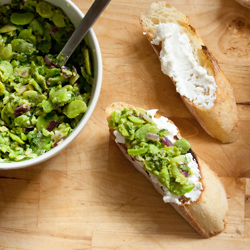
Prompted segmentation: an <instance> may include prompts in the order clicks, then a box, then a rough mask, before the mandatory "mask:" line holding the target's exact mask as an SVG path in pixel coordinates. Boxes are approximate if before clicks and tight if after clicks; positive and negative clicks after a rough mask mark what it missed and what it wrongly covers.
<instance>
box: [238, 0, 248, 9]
mask: <svg viewBox="0 0 250 250" xmlns="http://www.w3.org/2000/svg"><path fill="white" fill-rule="evenodd" d="M235 1H236V2H238V3H239V4H241V5H242V6H245V7H247V8H250V0H235Z"/></svg>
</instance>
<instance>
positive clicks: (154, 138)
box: [146, 133, 159, 141]
mask: <svg viewBox="0 0 250 250" xmlns="http://www.w3.org/2000/svg"><path fill="white" fill-rule="evenodd" d="M146 138H147V139H149V140H151V141H158V140H159V135H157V134H152V133H147V135H146Z"/></svg>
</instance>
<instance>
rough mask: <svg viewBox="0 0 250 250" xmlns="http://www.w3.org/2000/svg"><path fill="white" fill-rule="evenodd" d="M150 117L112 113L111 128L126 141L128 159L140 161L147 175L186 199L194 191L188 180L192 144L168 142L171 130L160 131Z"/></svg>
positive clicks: (139, 113) (135, 112)
mask: <svg viewBox="0 0 250 250" xmlns="http://www.w3.org/2000/svg"><path fill="white" fill-rule="evenodd" d="M145 114H146V115H145ZM144 117H145V119H144ZM147 117H149V115H147V112H146V111H140V110H133V109H126V108H125V109H124V110H122V111H121V112H118V111H117V112H116V111H114V112H112V113H111V117H110V119H109V127H110V128H111V129H112V130H117V131H118V132H119V133H120V134H121V136H123V137H124V138H125V145H126V148H127V153H128V155H130V156H131V157H132V159H134V160H136V161H140V162H141V163H142V164H143V168H144V170H145V171H147V172H150V173H151V174H153V175H155V176H156V177H157V179H158V180H159V182H160V183H161V184H162V185H163V186H165V187H166V188H167V189H168V191H169V192H170V193H172V194H173V195H176V196H178V197H180V196H182V195H185V194H186V193H188V192H190V191H192V190H193V189H194V187H195V185H194V184H193V183H190V182H189V179H188V177H189V176H190V175H192V174H193V172H192V171H191V169H190V167H189V163H190V153H188V151H189V150H190V148H191V146H190V143H189V142H188V141H187V140H185V139H184V138H182V139H174V138H173V137H171V136H170V138H172V139H171V140H173V143H172V141H170V139H166V138H165V137H167V138H168V135H169V132H168V130H167V129H159V128H158V125H157V124H156V123H154V122H153V120H151V119H150V120H149V119H146V118H147ZM168 141H169V142H168ZM167 142H168V143H167ZM166 144H167V145H166ZM188 154H189V155H188ZM191 157H192V156H191Z"/></svg>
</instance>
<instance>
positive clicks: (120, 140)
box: [114, 130, 125, 144]
mask: <svg viewBox="0 0 250 250" xmlns="http://www.w3.org/2000/svg"><path fill="white" fill-rule="evenodd" d="M114 136H115V142H116V143H123V144H125V137H124V136H123V135H122V134H121V133H120V132H119V131H118V130H115V131H114Z"/></svg>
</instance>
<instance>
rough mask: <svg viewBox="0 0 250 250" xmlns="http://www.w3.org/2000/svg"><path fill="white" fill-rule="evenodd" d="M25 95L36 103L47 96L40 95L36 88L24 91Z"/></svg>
mask: <svg viewBox="0 0 250 250" xmlns="http://www.w3.org/2000/svg"><path fill="white" fill-rule="evenodd" d="M23 97H24V98H25V99H27V100H28V101H30V102H31V103H33V104H35V105H36V104H38V103H40V102H42V101H43V100H45V98H46V97H45V96H44V95H40V94H38V93H37V92H36V91H34V90H28V91H25V92H24V93H23Z"/></svg>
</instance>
